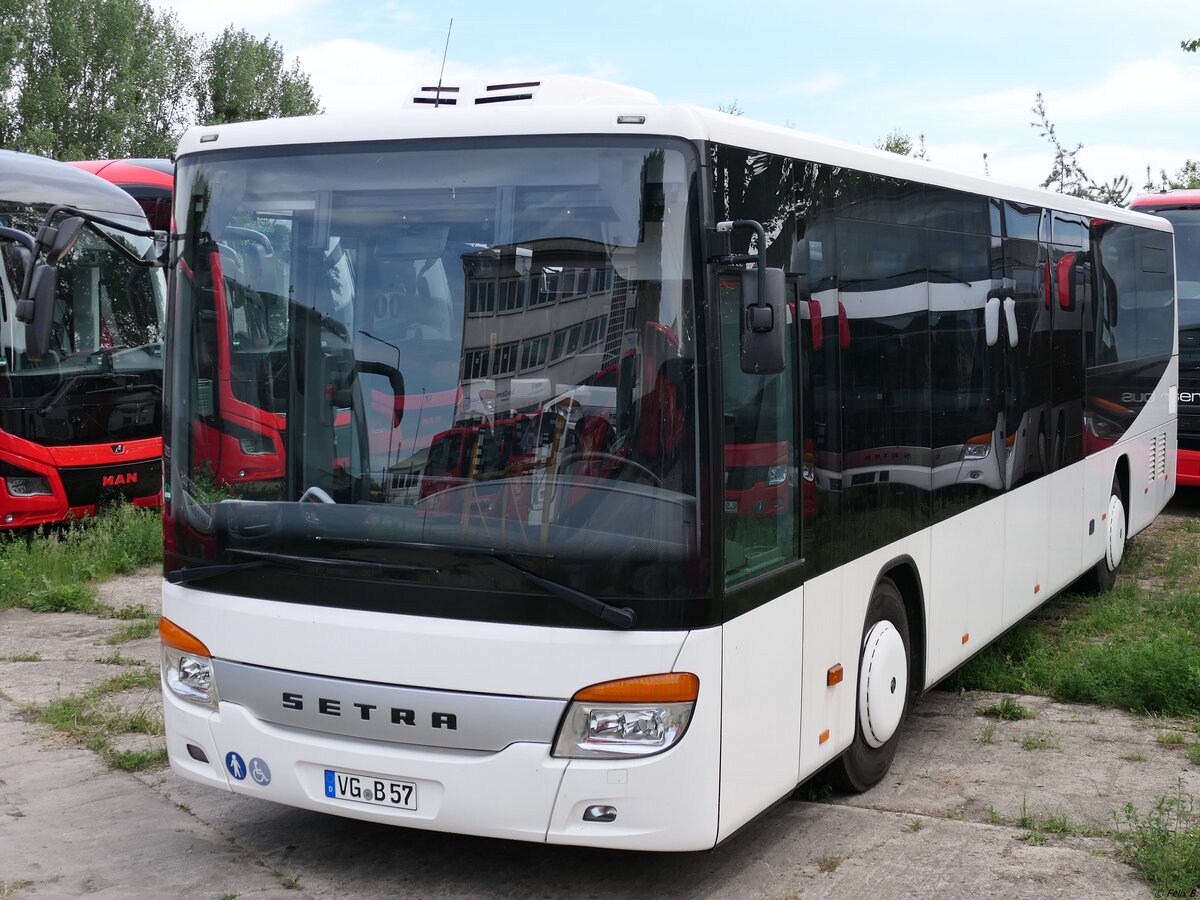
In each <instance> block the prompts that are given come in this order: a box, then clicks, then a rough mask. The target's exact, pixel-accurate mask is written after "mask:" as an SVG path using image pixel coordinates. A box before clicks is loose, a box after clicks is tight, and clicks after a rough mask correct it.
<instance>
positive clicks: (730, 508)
mask: <svg viewBox="0 0 1200 900" xmlns="http://www.w3.org/2000/svg"><path fill="white" fill-rule="evenodd" d="M737 511H738V502H737V501H736V500H726V501H725V512H737Z"/></svg>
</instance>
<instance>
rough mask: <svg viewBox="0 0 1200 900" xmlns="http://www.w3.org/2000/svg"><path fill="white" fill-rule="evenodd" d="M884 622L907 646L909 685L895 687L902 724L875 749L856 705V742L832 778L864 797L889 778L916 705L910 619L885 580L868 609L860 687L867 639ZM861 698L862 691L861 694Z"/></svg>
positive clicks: (831, 772)
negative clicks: (900, 697)
mask: <svg viewBox="0 0 1200 900" xmlns="http://www.w3.org/2000/svg"><path fill="white" fill-rule="evenodd" d="M880 622H890V623H891V624H892V627H893V628H895V630H896V631H897V632H898V633H899V636H900V638H901V640H902V641H903V644H904V667H905V673H906V676H907V683H906V684H905V685H903V686H898V685H895V684H893V685H892V690H893V692H894V691H896V690H901V691H902V692H903V695H904V696H903V701H904V705H903V708H902V711H901V713H900V723H899V724H898V725H896V728H895V731H894V732H893V733H892V734H891V736H890V737H889V738H888V739H887V740H886V741H884V743H883V744H882V745H881V746H878V747H876V746H873V745H872V743H871V742H870V741H868V740H867V736H866V734H865V733H864V730H863V715H862V712H863V711H862V703H861V699H859V700H856V702H855V705H854V741H853V743H851V744H850V746H849V747H848V748H846V752H845V753H843V754H842V756H841V758H840V759H839V760H838V761H837V763H835V764H834V765H833V766H831V767H830V770H829V778H830V781H831V782H832V783H833V785H834V787H836V788H839V789H841V790H843V791H847V792H850V793H857V794H861V793H862V792H863V791H866V790H868V789H870V788H872V787H874V786H875V785H877V784H878V783H879V782H880V781H882V780H883V776H884V775H886V774H887V771H888V769H889V768H890V767H891V765H892V759H893V758H894V757H895V755H896V747H897V746H899V744H900V732H901V730H902V728H903V724H904V719H905V718H906V717H907V715H908V709H909V706H910V705H911V704H912V695H913V690H912V669H911V666H912V647H911V644H910V642H909V635H908V615H907V613H905V611H904V600H903V598H902V597H901V596H900V591H899V589H898V588H897V587H896V583H895V582H894V581H892V580H891V579H890V578H881V579H880V580H879V583H878V584H877V585H875V591H874V592H873V593H872V594H871V602H870V603H869V604H868V605H867V617H866V622H865V624H864V625H863V633H862V640H861V641H860V642H859V663H858V668H859V672H858V678H859V685H861V684H862V683H863V679H864V677H865V676H866V674H867V673H866V669H867V667H868V666H869V664H870V661H869V660H868V659H867V654H866V652H865V650H866V647H867V638H868V636H869V635H870V634H871V630H872V629H873V628H874V627H875V626H876V625H877V624H878V623H880ZM858 696H859V697H861V691H860V692H859V694H858Z"/></svg>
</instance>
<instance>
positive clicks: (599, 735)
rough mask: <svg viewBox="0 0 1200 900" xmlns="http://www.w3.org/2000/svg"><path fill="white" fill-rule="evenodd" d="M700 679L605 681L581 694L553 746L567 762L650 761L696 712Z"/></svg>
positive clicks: (674, 675)
mask: <svg viewBox="0 0 1200 900" xmlns="http://www.w3.org/2000/svg"><path fill="white" fill-rule="evenodd" d="M699 688H700V679H699V678H697V677H696V676H695V675H692V674H691V673H689V672H674V673H669V674H664V675H646V676H643V677H640V678H623V679H621V680H619V681H606V682H603V683H602V684H595V685H592V686H591V687H587V688H584V689H583V690H582V691H579V692H578V693H577V694H576V695H575V696H574V697H573V698H571V705H570V706H569V707H568V708H567V714H566V716H565V717H564V718H563V723H562V726H561V727H560V728H559V732H558V739H557V740H556V741H555V742H554V755H555V756H557V757H562V758H567V759H587V758H596V757H608V758H612V757H629V756H651V755H653V754H655V753H662V752H663V751H664V750H667V749H669V748H670V747H672V746H674V745H675V744H676V743H678V741H679V739H680V738H682V737H683V735H684V732H686V731H687V727H688V723H689V722H691V719H692V713H693V711H694V710H695V708H696V696H697V694H698V693H699Z"/></svg>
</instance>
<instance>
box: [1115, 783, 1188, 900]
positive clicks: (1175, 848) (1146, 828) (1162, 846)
mask: <svg viewBox="0 0 1200 900" xmlns="http://www.w3.org/2000/svg"><path fill="white" fill-rule="evenodd" d="M1114 818H1115V819H1116V823H1117V828H1118V831H1119V838H1120V840H1121V844H1122V856H1123V857H1124V858H1125V860H1126V861H1127V862H1128V863H1129V864H1130V865H1132V866H1133V867H1134V868H1135V869H1137V870H1138V872H1139V874H1141V876H1142V877H1143V878H1144V879H1145V880H1146V881H1147V882H1148V883H1149V884H1150V885H1151V886H1152V887H1153V888H1154V889H1155V892H1156V894H1158V895H1160V896H1168V897H1191V896H1194V895H1195V893H1194V892H1196V891H1197V889H1200V821H1198V820H1197V816H1196V811H1195V804H1194V800H1193V798H1192V795H1191V794H1190V793H1188V791H1187V790H1186V786H1185V785H1184V782H1183V780H1182V779H1180V780H1179V781H1178V782H1177V783H1176V787H1175V791H1174V792H1173V793H1170V794H1164V795H1163V796H1161V797H1159V798H1158V800H1157V801H1156V802H1155V804H1154V806H1153V807H1152V808H1151V809H1150V810H1148V811H1147V812H1146V813H1145V814H1142V813H1139V812H1138V811H1137V810H1136V809H1135V808H1134V806H1133V804H1131V803H1127V804H1126V805H1125V809H1124V811H1123V813H1122V814H1121V815H1120V816H1115V817H1114Z"/></svg>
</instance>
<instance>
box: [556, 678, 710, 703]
mask: <svg viewBox="0 0 1200 900" xmlns="http://www.w3.org/2000/svg"><path fill="white" fill-rule="evenodd" d="M699 693H700V679H699V678H698V677H696V676H695V675H693V674H692V673H691V672H667V673H664V674H662V675H642V676H641V677H639V678H619V679H617V680H616V681H604V682H601V683H600V684H593V685H590V686H588V687H585V688H584V689H583V690H581V691H579V692H578V693H577V694H576V695H575V697H574V699H575V700H584V701H588V702H592V703H688V702H691V701H694V700H695V699H696V695H697V694H699Z"/></svg>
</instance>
